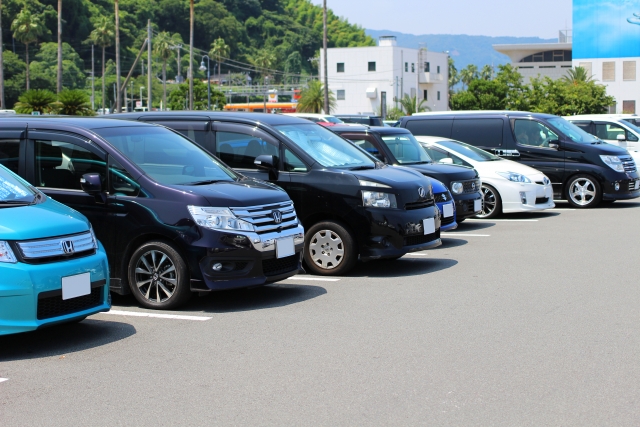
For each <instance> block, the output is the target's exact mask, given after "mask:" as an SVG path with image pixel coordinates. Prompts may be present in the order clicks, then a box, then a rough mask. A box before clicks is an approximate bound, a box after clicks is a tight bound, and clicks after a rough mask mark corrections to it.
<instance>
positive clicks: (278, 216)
mask: <svg viewBox="0 0 640 427" xmlns="http://www.w3.org/2000/svg"><path fill="white" fill-rule="evenodd" d="M271 216H272V217H273V222H275V223H276V224H280V223H281V222H282V212H280V211H273V212H271Z"/></svg>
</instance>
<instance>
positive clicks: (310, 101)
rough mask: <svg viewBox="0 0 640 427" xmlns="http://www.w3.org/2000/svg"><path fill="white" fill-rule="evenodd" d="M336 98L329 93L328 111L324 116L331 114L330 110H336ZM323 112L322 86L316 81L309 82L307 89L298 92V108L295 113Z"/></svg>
mask: <svg viewBox="0 0 640 427" xmlns="http://www.w3.org/2000/svg"><path fill="white" fill-rule="evenodd" d="M336 105H337V104H336V97H335V96H334V95H333V92H332V91H329V111H326V112H325V113H326V114H331V110H333V109H335V108H336ZM323 110H324V85H323V84H322V83H320V82H319V81H318V80H311V81H309V83H308V84H307V87H305V88H304V89H302V91H300V99H299V100H298V107H297V109H296V111H298V112H300V113H315V114H319V113H321V112H322V111H323Z"/></svg>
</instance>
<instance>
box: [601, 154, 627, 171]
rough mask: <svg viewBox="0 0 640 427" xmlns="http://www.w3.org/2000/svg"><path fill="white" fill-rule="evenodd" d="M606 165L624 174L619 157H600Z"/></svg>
mask: <svg viewBox="0 0 640 427" xmlns="http://www.w3.org/2000/svg"><path fill="white" fill-rule="evenodd" d="M600 158H601V159H602V161H603V162H604V164H605V165H607V166H609V167H610V168H611V169H613V170H614V171H616V172H624V165H623V164H622V161H621V160H620V157H618V156H600Z"/></svg>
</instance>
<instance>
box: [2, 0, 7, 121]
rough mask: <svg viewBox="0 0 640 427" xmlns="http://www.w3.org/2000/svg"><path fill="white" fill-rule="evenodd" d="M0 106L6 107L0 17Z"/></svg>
mask: <svg viewBox="0 0 640 427" xmlns="http://www.w3.org/2000/svg"><path fill="white" fill-rule="evenodd" d="M0 17H2V0H0ZM0 108H2V109H6V108H7V107H6V106H5V105H4V58H3V48H2V19H0Z"/></svg>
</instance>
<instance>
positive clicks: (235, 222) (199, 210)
mask: <svg viewBox="0 0 640 427" xmlns="http://www.w3.org/2000/svg"><path fill="white" fill-rule="evenodd" d="M187 208H188V209H189V213H190V214H191V217H192V218H193V220H194V221H195V222H196V224H198V225H199V226H201V227H205V228H209V229H211V230H240V231H254V228H253V224H251V223H250V222H247V221H244V220H242V219H239V218H238V217H236V216H235V215H234V214H233V213H232V212H231V210H230V209H229V208H214V207H209V206H191V205H189V206H187Z"/></svg>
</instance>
